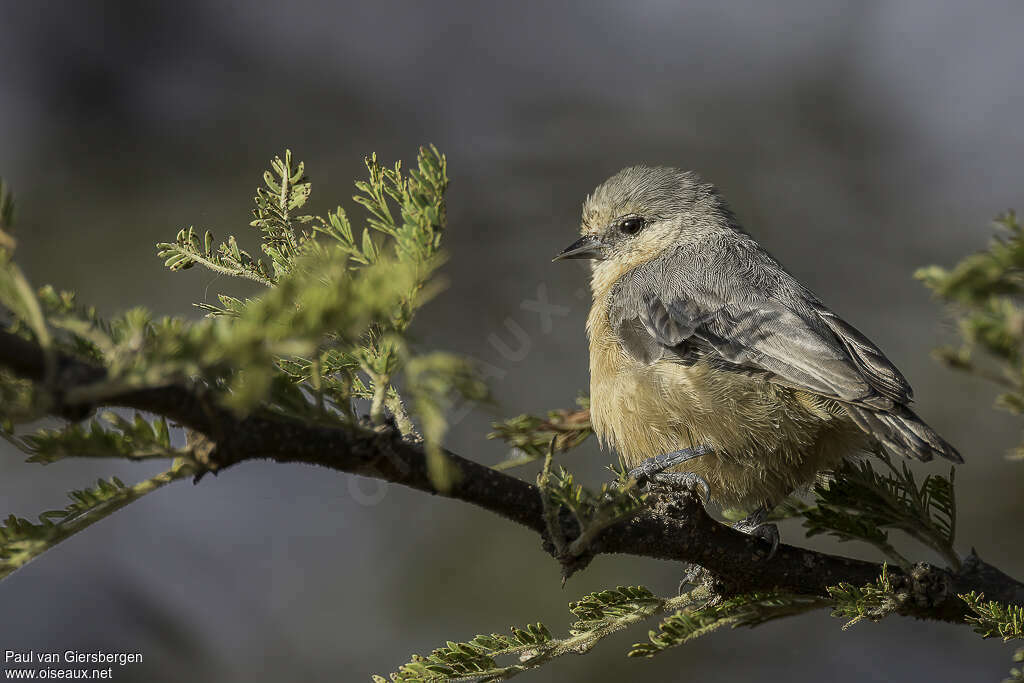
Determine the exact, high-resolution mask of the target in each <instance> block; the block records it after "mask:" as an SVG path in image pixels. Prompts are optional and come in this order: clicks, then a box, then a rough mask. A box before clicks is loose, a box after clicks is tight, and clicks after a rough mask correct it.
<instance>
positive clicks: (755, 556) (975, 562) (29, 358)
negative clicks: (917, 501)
mask: <svg viewBox="0 0 1024 683" xmlns="http://www.w3.org/2000/svg"><path fill="white" fill-rule="evenodd" d="M0 366H3V367H6V368H8V369H9V370H10V371H12V372H14V373H15V374H17V375H19V376H21V377H24V378H27V379H31V380H34V381H36V382H42V381H44V378H45V369H46V364H45V362H44V354H43V351H42V350H41V349H40V348H39V347H38V346H37V345H35V344H33V343H31V342H28V341H26V340H24V339H21V338H19V337H16V336H14V335H11V334H8V333H0ZM104 377H105V372H104V370H103V369H102V368H98V367H96V366H94V365H90V364H88V363H85V362H83V361H81V360H79V359H76V358H73V357H70V356H66V355H59V356H58V358H57V372H56V378H55V381H54V384H53V386H54V387H55V390H54V400H55V405H54V407H53V409H52V412H53V414H55V415H60V416H64V417H71V418H80V417H81V416H82V415H83V410H85V411H88V410H89V409H91V408H92V407H93V406H80V405H68V404H67V403H66V402H64V401H65V399H64V398H63V397H64V396H66V394H67V392H68V390H69V389H71V388H73V387H80V386H85V385H87V384H90V383H92V382H96V381H102V380H103V379H104ZM104 404H105V405H112V406H122V407H126V408H134V409H136V410H144V411H148V412H152V413H156V414H159V415H163V416H165V417H167V418H168V419H170V420H173V421H174V422H177V423H179V424H181V425H183V426H185V427H187V428H189V429H191V430H194V431H196V432H201V433H202V434H204V435H205V436H206V437H207V438H208V439H210V440H211V441H212V442H213V443H214V444H215V447H214V448H213V449H212V450H211V451H210V453H209V455H208V456H207V459H208V465H209V467H210V469H211V470H213V471H219V470H222V469H224V468H227V467H230V466H231V465H234V464H236V463H240V462H243V461H245V460H258V459H265V460H273V461H275V462H282V463H285V462H302V463H309V464H313V465H321V466H323V467H327V468H330V469H333V470H338V471H341V472H349V473H352V474H359V475H363V476H367V477H373V478H376V479H381V480H384V481H388V482H393V483H396V484H402V485H404V486H409V487H411V488H414V489H418V490H420V491H426V492H428V493H434V494H439V495H444V496H447V497H450V498H454V499H457V500H462V501H465V502H467V503H472V504H473V505H476V506H479V507H482V508H484V509H486V510H490V511H491V512H494V513H496V514H499V515H501V516H502V517H505V518H507V519H510V520H512V521H514V522H518V523H519V524H522V525H523V526H526V527H528V528H530V529H532V530H533V531H535V532H537V533H538V534H540V535H541V536H542V537H546V535H547V530H546V524H545V521H544V510H543V505H542V502H541V496H540V492H539V490H538V489H537V487H536V486H534V485H532V484H529V483H527V482H524V481H522V480H520V479H516V478H515V477H512V476H509V475H507V474H503V473H502V472H498V471H497V470H494V469H491V468H490V467H486V466H484V465H480V464H478V463H475V462H473V461H471V460H467V459H466V458H463V457H460V456H458V455H455V454H454V453H449V454H448V456H449V458H450V460H451V462H452V464H453V465H454V466H455V468H456V469H457V471H458V477H457V481H456V483H455V484H454V486H453V487H452V488H451V490H449V491H446V492H440V491H438V490H436V489H435V488H434V486H433V485H432V484H431V482H430V478H429V477H428V475H427V460H426V453H425V451H424V449H423V447H422V446H421V445H420V444H416V443H410V442H407V441H403V440H402V439H401V438H400V437H399V436H398V434H397V433H396V432H395V431H393V430H371V429H365V428H360V427H352V428H336V427H322V426H315V425H311V424H307V423H305V422H302V421H299V420H291V419H287V418H280V417H273V416H265V415H264V416H258V415H253V416H249V417H246V418H238V417H236V416H235V415H234V414H233V413H231V412H230V411H228V410H226V409H224V408H222V407H220V406H218V405H217V404H216V402H215V401H214V400H213V399H212V397H209V396H208V395H207V394H206V393H205V392H204V390H203V389H202V388H201V387H187V386H179V385H170V386H163V387H158V388H148V389H140V390H133V391H126V392H124V393H121V394H119V395H117V396H113V397H110V398H108V399H107V400H105V401H104ZM566 525H567V529H566V533H567V535H568V536H569V537H570V538H571V537H574V536H575V535H577V534H578V533H579V530H578V529H577V528H575V526H574V523H573V522H570V521H568V520H567V521H566ZM590 550H591V551H592V552H593V553H595V554H599V553H626V554H630V555H638V556H644V557H653V558H658V559H663V560H675V561H684V562H691V563H694V564H698V565H700V566H702V567H704V568H705V569H706V570H707V571H708V572H710V573H711V575H712V577H713V580H714V583H715V587H716V589H717V590H718V591H719V592H720V593H722V594H732V593H742V592H750V591H768V590H781V591H786V592H790V593H797V594H801V595H825V594H826V589H827V588H828V587H829V586H835V585H836V584H838V583H840V582H847V583H850V584H853V585H856V586H861V585H864V584H867V583H870V582H873V581H874V580H876V579H877V578H878V576H879V575H880V574H881V572H882V566H881V565H879V564H876V563H873V562H865V561H863V560H856V559H852V558H846V557H840V556H836V555H829V554H826V553H819V552H814V551H811V550H805V549H802V548H797V547H794V546H789V545H780V546H779V548H778V550H777V552H776V553H775V555H774V556H773V557H772V558H771V559H769V560H765V559H764V557H763V556H764V546H763V544H762V542H761V541H760V540H759V539H754V538H752V537H750V536H748V535H746V534H743V533H740V532H738V531H736V530H734V529H732V528H730V527H728V526H726V525H724V524H721V523H719V522H717V521H715V520H714V519H713V518H712V517H711V516H710V515H708V514H707V512H706V511H705V510H704V508H703V506H702V505H701V504H700V502H699V501H698V500H697V499H696V498H690V499H687V498H683V499H682V500H681V501H680V502H679V503H678V504H677V505H676V506H675V510H674V511H673V512H672V514H659V513H657V512H654V511H652V512H650V513H645V514H643V515H640V516H637V517H634V518H632V519H630V520H627V521H623V522H620V523H618V524H615V525H613V526H610V527H608V528H607V529H605V530H604V531H603V532H602V533H601V534H600V535H598V536H597V538H596V539H595V541H594V543H593V544H592V545H591V548H590ZM890 577H892V579H893V581H894V583H895V585H896V586H897V592H898V593H900V594H903V595H905V597H906V599H905V600H903V601H902V602H901V606H900V608H899V610H898V611H899V613H901V614H905V615H909V616H915V617H919V618H924V619H935V620H942V621H955V622H962V621H963V618H964V616H965V615H966V614H967V608H966V605H965V603H964V602H963V601H962V600H960V599H959V598H958V597H957V594H960V593H967V592H969V591H978V592H981V593H984V594H985V597H986V598H987V599H989V600H997V601H999V602H1003V603H1014V604H1022V603H1024V584H1021V583H1020V582H1018V581H1016V580H1014V579H1012V578H1010V577H1009V576H1007V575H1006V574H1004V573H1002V572H1001V571H999V570H998V569H996V568H995V567H992V566H991V565H988V564H986V563H985V562H982V561H981V560H980V559H978V557H977V556H976V555H973V554H972V555H971V556H970V557H969V558H968V560H967V561H966V562H965V563H964V566H963V569H962V570H961V571H960V572H958V573H956V574H954V573H952V572H951V571H949V570H947V569H941V568H938V567H932V566H928V565H918V566H917V567H916V568H915V569H914V571H913V572H911V573H910V574H909V575H908V574H906V573H903V572H900V571H898V570H896V569H890Z"/></svg>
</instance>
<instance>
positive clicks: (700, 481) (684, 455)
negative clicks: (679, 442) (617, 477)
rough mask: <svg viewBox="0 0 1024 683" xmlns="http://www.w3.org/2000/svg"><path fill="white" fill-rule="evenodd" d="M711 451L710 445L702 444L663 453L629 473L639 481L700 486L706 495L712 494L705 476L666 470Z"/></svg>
mask: <svg viewBox="0 0 1024 683" xmlns="http://www.w3.org/2000/svg"><path fill="white" fill-rule="evenodd" d="M710 452H711V447H710V446H705V445H700V446H693V447H692V448H681V449H680V450H678V451H672V452H671V453H663V454H662V455H657V456H655V457H653V458H648V459H647V460H644V461H643V462H642V463H640V464H639V465H637V466H636V467H634V468H633V469H631V470H630V471H629V472H628V474H629V476H630V477H633V478H634V479H636V480H637V483H639V484H644V483H646V482H651V483H656V484H663V485H665V486H667V487H669V488H674V489H686V490H693V489H694V488H696V487H698V486H699V487H700V488H701V490H702V491H703V492H704V497H705V498H708V497H709V496H710V495H711V487H710V486H708V483H707V481H705V479H704V477H702V476H700V475H699V474H694V473H693V472H666V471H665V470H667V469H669V468H672V467H675V466H676V465H680V464H682V463H684V462H686V461H687V460H693V459H694V458H699V457H700V456H702V455H707V454H708V453H710Z"/></svg>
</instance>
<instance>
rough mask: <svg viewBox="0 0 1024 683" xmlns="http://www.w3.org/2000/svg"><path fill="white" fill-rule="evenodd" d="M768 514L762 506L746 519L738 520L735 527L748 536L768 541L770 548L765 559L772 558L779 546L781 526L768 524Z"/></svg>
mask: <svg viewBox="0 0 1024 683" xmlns="http://www.w3.org/2000/svg"><path fill="white" fill-rule="evenodd" d="M767 515H768V511H767V510H766V509H765V508H761V509H759V510H758V511H757V512H755V513H754V514H752V515H750V516H749V517H747V518H746V519H743V520H740V521H739V522H736V523H735V524H734V525H733V528H734V529H736V530H737V531H741V532H743V533H745V534H747V535H748V536H753V537H755V538H760V539H762V540H764V541H766V542H767V543H768V545H769V546H770V548H769V550H768V557H766V558H765V559H766V560H770V559H771V558H772V557H773V556H774V555H775V551H776V550H778V548H779V527H777V526H776V525H774V524H766V523H765V521H764V520H765V517H767Z"/></svg>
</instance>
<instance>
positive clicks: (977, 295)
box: [915, 211, 1024, 458]
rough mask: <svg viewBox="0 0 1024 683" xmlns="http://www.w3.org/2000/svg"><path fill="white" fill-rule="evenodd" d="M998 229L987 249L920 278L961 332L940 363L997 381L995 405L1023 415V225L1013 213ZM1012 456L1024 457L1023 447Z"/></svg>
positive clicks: (934, 268)
mask: <svg viewBox="0 0 1024 683" xmlns="http://www.w3.org/2000/svg"><path fill="white" fill-rule="evenodd" d="M995 226H996V234H995V235H994V236H993V237H992V239H991V241H990V242H989V245H988V248H987V249H984V250H982V251H979V252H977V253H974V254H971V255H970V256H967V257H966V258H964V259H963V260H961V261H960V262H959V263H957V264H956V265H955V266H953V267H952V268H951V269H946V268H942V267H940V266H935V265H933V266H928V267H926V268H921V269H920V270H918V271H917V273H915V276H916V277H917V278H918V279H919V280H921V281H922V282H924V284H925V285H926V286H927V287H929V288H930V289H931V290H932V291H933V292H934V293H935V294H936V296H938V297H939V298H940V299H942V300H943V301H945V302H947V303H948V304H949V305H950V310H951V312H952V314H953V316H954V318H955V320H956V322H957V326H958V328H959V331H960V336H961V344H960V345H959V346H958V347H942V348H940V349H938V350H937V351H936V356H937V357H938V358H939V360H941V361H942V362H944V363H945V364H947V365H948V366H950V367H952V368H955V369H958V370H962V371H965V372H968V373H970V374H973V375H976V376H978V377H982V378H984V379H986V380H989V381H991V382H993V383H995V384H996V385H997V386H999V387H1000V388H1001V389H1003V392H1002V393H1001V394H1000V395H999V397H998V398H997V400H996V404H997V405H998V406H999V407H1000V408H1002V409H1005V410H1008V411H1010V412H1012V413H1014V414H1017V415H1020V414H1022V413H1024V227H1022V226H1021V223H1020V221H1019V219H1018V217H1017V215H1016V213H1014V212H1013V211H1008V212H1006V213H1005V214H1002V215H1000V216H999V217H998V218H997V219H996V221H995ZM977 351H981V354H978V353H976V352H977ZM979 355H980V356H981V358H978V356H979ZM1012 455H1013V456H1014V457H1017V458H1024V446H1021V447H1018V448H1017V449H1016V450H1015V451H1014V452H1013V454H1012Z"/></svg>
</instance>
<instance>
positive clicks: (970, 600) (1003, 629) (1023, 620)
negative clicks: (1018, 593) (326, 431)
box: [960, 591, 1024, 640]
mask: <svg viewBox="0 0 1024 683" xmlns="http://www.w3.org/2000/svg"><path fill="white" fill-rule="evenodd" d="M960 599H961V600H963V601H964V602H966V603H967V606H968V607H969V608H970V610H971V612H973V613H974V614H973V616H968V617H967V622H968V623H970V624H971V625H973V627H974V631H975V633H977V634H978V635H980V636H981V637H982V638H996V637H998V638H1002V639H1003V640H1012V639H1015V638H1024V605H1004V604H1002V603H999V602H995V601H994V600H985V596H984V595H981V594H980V593H975V592H973V591H972V592H970V593H967V594H964V595H961V596H960Z"/></svg>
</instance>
